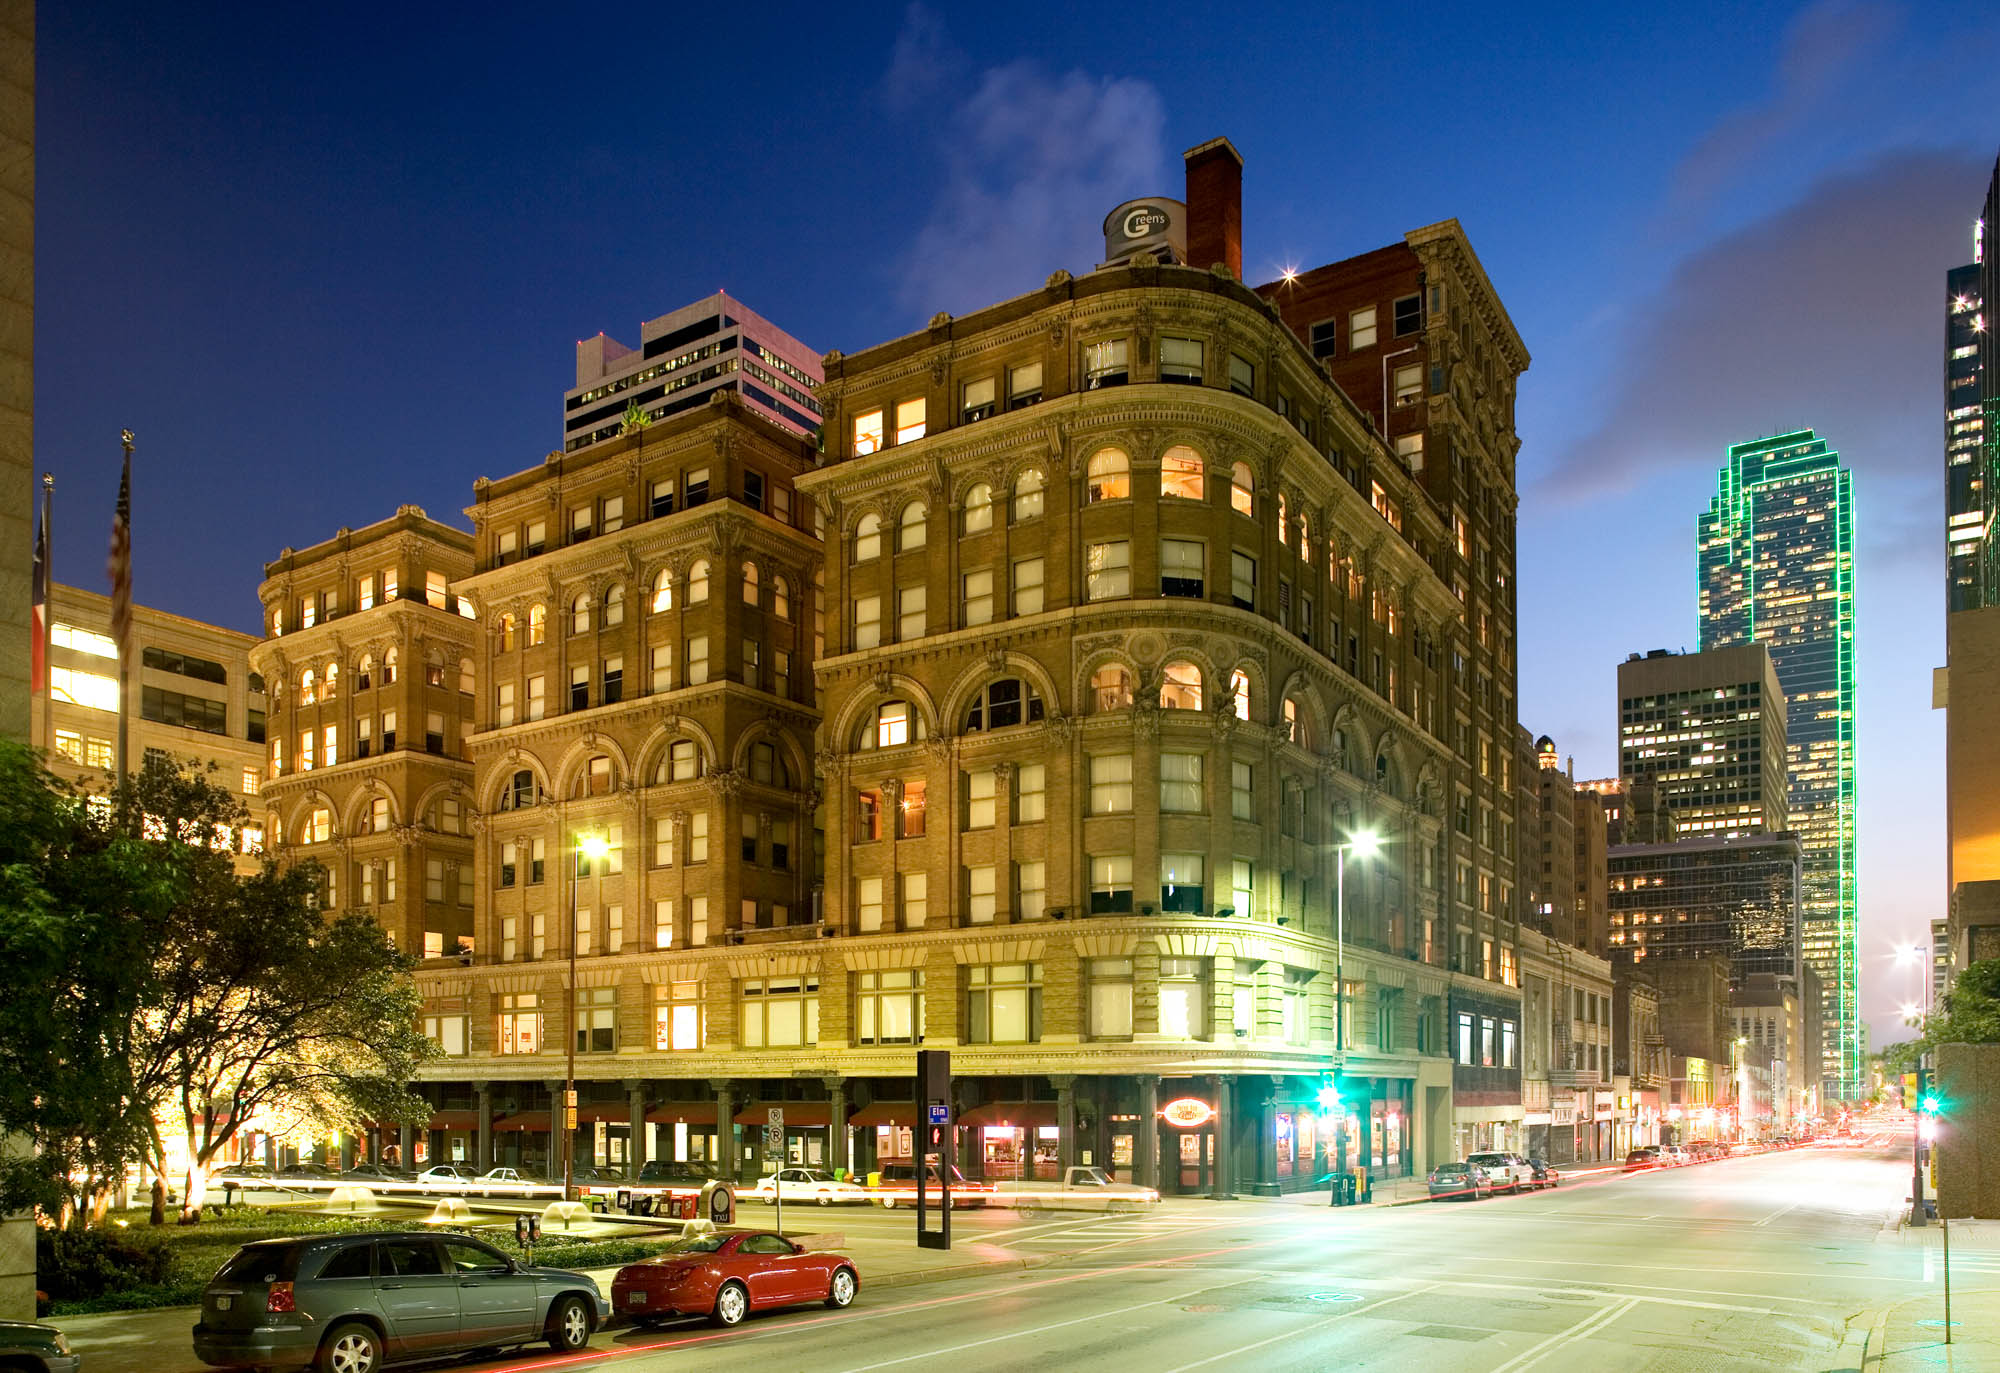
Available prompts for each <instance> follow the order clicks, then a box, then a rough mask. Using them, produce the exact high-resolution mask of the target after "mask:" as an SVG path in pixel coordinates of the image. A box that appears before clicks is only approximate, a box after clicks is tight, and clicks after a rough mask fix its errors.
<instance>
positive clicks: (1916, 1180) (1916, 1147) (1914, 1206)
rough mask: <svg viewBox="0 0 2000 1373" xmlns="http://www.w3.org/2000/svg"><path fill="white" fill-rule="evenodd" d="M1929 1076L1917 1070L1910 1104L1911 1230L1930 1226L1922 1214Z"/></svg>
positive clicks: (1921, 1070)
mask: <svg viewBox="0 0 2000 1373" xmlns="http://www.w3.org/2000/svg"><path fill="white" fill-rule="evenodd" d="M1929 1077H1930V1074H1929V1073H1927V1072H1925V1071H1924V1070H1923V1069H1922V1068H1918V1069H1917V1099H1916V1101H1915V1102H1913V1103H1912V1105H1914V1106H1915V1107H1916V1110H1915V1111H1914V1112H1912V1115H1913V1116H1914V1123H1915V1125H1916V1129H1915V1130H1914V1131H1913V1132H1912V1134H1911V1137H1910V1225H1911V1227H1912V1228H1917V1227H1920V1226H1925V1225H1928V1224H1930V1219H1929V1217H1927V1216H1926V1215H1925V1214H1924V1122H1925V1121H1926V1120H1928V1119H1930V1115H1929V1113H1928V1112H1926V1111H1925V1110H1924V1099H1925V1096H1926V1095H1927V1089H1928V1087H1929V1082H1928V1079H1929Z"/></svg>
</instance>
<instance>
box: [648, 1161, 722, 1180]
mask: <svg viewBox="0 0 2000 1373" xmlns="http://www.w3.org/2000/svg"><path fill="white" fill-rule="evenodd" d="M720 1176H721V1174H719V1173H718V1172H716V1170H715V1165H714V1164H712V1163H701V1162H689V1161H681V1162H676V1161H674V1160H672V1159H657V1158H656V1159H652V1160H649V1161H648V1162H647V1163H645V1164H643V1165H642V1166H641V1167H640V1169H639V1176H638V1177H636V1178H634V1179H632V1181H634V1182H636V1183H639V1184H640V1185H641V1186H645V1187H667V1186H676V1185H678V1186H687V1187H701V1186H703V1185H705V1184H707V1183H709V1182H712V1181H714V1180H715V1179H716V1178H717V1177H720Z"/></svg>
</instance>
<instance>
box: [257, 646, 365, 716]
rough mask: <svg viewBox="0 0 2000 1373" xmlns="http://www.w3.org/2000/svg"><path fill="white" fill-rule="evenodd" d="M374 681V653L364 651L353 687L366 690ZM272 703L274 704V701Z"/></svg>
mask: <svg viewBox="0 0 2000 1373" xmlns="http://www.w3.org/2000/svg"><path fill="white" fill-rule="evenodd" d="M374 682H375V655H374V654H372V653H364V654H362V655H361V662H360V663H359V664H357V665H356V667H355V669H354V689H355V690H356V691H366V690H368V688H369V687H370V686H372V685H374ZM273 704H276V703H275V702H274V703H273Z"/></svg>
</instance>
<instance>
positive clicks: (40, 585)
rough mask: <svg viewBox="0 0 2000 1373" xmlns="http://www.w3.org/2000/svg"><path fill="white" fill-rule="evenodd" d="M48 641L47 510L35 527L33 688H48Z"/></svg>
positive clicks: (38, 689) (39, 689) (40, 689)
mask: <svg viewBox="0 0 2000 1373" xmlns="http://www.w3.org/2000/svg"><path fill="white" fill-rule="evenodd" d="M48 641H49V512H48V511H47V509H44V510H43V511H42V522H41V524H40V525H38V526H37V527H36V529H35V649H34V662H35V677H34V690H36V691H46V690H47V689H48V685H49V683H48V673H49V662H48Z"/></svg>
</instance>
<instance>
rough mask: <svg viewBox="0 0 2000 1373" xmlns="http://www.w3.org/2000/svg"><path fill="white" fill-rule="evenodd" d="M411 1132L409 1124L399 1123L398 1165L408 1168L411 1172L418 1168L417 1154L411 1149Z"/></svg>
mask: <svg viewBox="0 0 2000 1373" xmlns="http://www.w3.org/2000/svg"><path fill="white" fill-rule="evenodd" d="M411 1133H412V1131H411V1130H410V1127H409V1126H407V1125H398V1126H397V1127H396V1146H397V1158H398V1164H397V1166H398V1167H400V1168H405V1169H408V1170H409V1171H410V1172H415V1171H416V1169H417V1160H416V1155H415V1154H414V1153H413V1152H412V1149H411V1144H410V1136H411Z"/></svg>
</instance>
